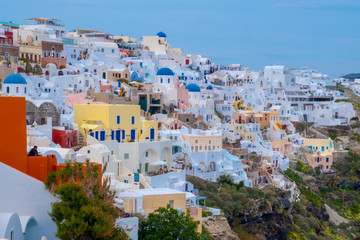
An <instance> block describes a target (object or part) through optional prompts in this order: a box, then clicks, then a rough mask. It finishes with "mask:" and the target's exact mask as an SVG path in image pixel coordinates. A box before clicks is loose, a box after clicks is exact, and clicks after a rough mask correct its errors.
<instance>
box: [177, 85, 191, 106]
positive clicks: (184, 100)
mask: <svg viewBox="0 0 360 240" xmlns="http://www.w3.org/2000/svg"><path fill="white" fill-rule="evenodd" d="M177 97H178V108H180V109H181V110H185V109H186V107H187V106H188V104H189V90H187V89H186V88H185V85H184V84H181V85H180V86H179V88H178V92H177Z"/></svg>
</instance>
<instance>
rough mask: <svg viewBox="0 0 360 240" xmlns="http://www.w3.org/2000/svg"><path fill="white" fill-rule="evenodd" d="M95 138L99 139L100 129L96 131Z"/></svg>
mask: <svg viewBox="0 0 360 240" xmlns="http://www.w3.org/2000/svg"><path fill="white" fill-rule="evenodd" d="M95 138H96V139H98V140H99V131H96V132H95Z"/></svg>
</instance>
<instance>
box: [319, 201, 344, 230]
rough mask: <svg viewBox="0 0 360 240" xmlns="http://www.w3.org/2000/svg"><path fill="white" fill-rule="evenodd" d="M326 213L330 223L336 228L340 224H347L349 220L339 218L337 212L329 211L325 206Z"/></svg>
mask: <svg viewBox="0 0 360 240" xmlns="http://www.w3.org/2000/svg"><path fill="white" fill-rule="evenodd" d="M325 208H326V211H327V213H328V214H329V217H330V219H329V220H330V221H331V222H333V223H334V224H335V225H336V226H339V225H340V224H341V223H349V220H347V219H346V218H343V217H342V216H340V215H339V214H338V213H337V212H335V211H334V210H333V209H331V208H330V207H329V206H328V205H327V204H325Z"/></svg>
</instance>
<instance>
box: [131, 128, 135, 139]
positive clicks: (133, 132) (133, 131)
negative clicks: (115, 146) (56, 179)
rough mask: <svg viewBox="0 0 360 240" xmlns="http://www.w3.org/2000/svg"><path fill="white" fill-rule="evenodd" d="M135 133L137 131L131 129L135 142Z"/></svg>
mask: <svg viewBox="0 0 360 240" xmlns="http://www.w3.org/2000/svg"><path fill="white" fill-rule="evenodd" d="M135 133H136V130H135V129H131V140H135Z"/></svg>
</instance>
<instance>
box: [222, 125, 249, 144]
mask: <svg viewBox="0 0 360 240" xmlns="http://www.w3.org/2000/svg"><path fill="white" fill-rule="evenodd" d="M227 127H228V129H229V130H230V131H232V132H234V133H236V134H237V135H239V136H240V139H241V140H245V141H255V136H254V134H252V133H251V132H250V131H249V130H248V129H247V128H246V127H245V125H244V124H239V123H229V124H228V125H227Z"/></svg>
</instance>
